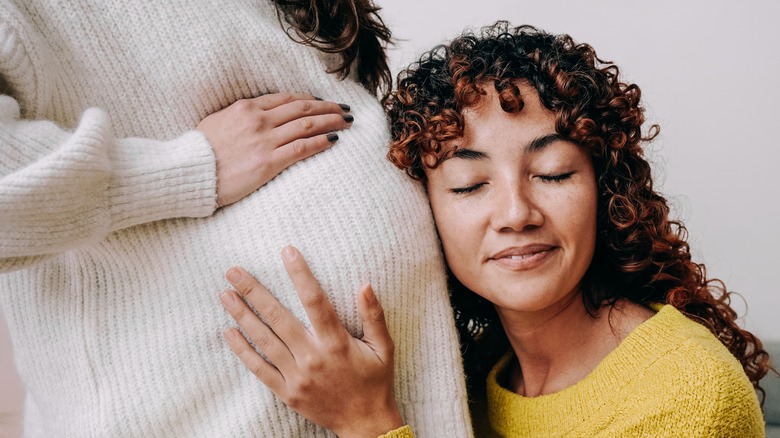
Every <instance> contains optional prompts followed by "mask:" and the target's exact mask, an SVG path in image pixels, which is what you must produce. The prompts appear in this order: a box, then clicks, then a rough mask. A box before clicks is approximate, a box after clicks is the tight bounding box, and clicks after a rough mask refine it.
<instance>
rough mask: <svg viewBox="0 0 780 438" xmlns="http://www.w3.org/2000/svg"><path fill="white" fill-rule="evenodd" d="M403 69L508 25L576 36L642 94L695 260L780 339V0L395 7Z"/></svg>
mask: <svg viewBox="0 0 780 438" xmlns="http://www.w3.org/2000/svg"><path fill="white" fill-rule="evenodd" d="M379 5H381V6H382V7H383V11H382V12H383V17H384V18H385V20H386V22H387V23H388V25H389V26H390V28H391V29H393V30H394V35H395V37H396V38H398V39H399V44H398V47H397V49H396V50H394V51H392V52H391V57H392V66H393V69H394V71H396V72H397V71H398V70H399V69H400V68H401V67H403V66H405V65H407V64H409V62H411V61H413V60H414V59H416V57H417V56H418V55H419V54H420V53H422V51H424V50H425V49H428V48H430V47H432V46H433V45H435V44H438V43H440V42H443V41H444V40H446V39H449V38H452V37H453V36H455V35H457V34H458V33H460V31H461V30H462V29H463V27H465V26H471V27H479V26H482V25H485V24H491V23H493V22H495V21H496V20H498V19H506V20H509V21H511V22H512V24H515V25H520V24H532V25H534V26H537V27H540V28H542V29H545V30H547V31H549V32H552V33H568V34H570V35H571V36H573V37H574V39H575V40H577V41H578V42H586V43H589V44H590V45H592V46H593V47H594V48H595V49H596V53H597V54H598V55H599V57H600V58H601V59H606V60H611V61H614V62H615V63H616V64H617V65H618V66H619V67H620V69H621V72H622V73H623V74H624V75H625V77H626V78H628V79H629V80H630V81H632V82H635V83H637V84H638V85H639V86H640V88H641V89H642V97H643V99H644V101H645V106H646V107H647V109H648V112H647V115H648V122H650V123H658V124H660V125H661V135H660V136H659V137H658V138H657V139H656V140H655V141H654V142H653V143H652V144H651V148H650V154H649V156H650V158H651V161H652V162H653V164H654V171H655V181H656V186H657V187H658V188H660V190H661V191H662V192H663V193H664V194H665V195H666V196H667V198H668V199H669V200H670V201H671V204H672V208H673V210H674V213H673V214H674V215H675V216H676V217H679V218H681V219H682V220H683V221H684V222H685V224H686V226H687V227H688V230H689V232H690V239H689V242H690V243H691V247H692V249H693V255H694V257H695V260H697V261H700V262H703V263H705V264H706V266H707V270H708V274H709V275H710V276H714V277H718V278H720V279H722V280H724V281H725V282H726V285H727V286H728V287H729V289H730V290H733V291H736V292H738V293H739V294H740V295H741V296H742V297H743V298H744V301H743V300H740V299H739V298H737V300H736V302H735V303H734V305H735V307H736V308H738V309H739V311H740V314H745V302H746V303H747V313H746V316H745V319H744V325H745V326H747V328H748V329H750V330H752V331H754V332H755V333H757V334H758V335H759V336H761V337H762V338H765V339H776V340H780V287H778V283H780V282H779V281H778V279H777V274H778V273H780V229H779V227H780V193H778V191H780V132H779V131H778V127H779V126H780V109H778V108H780V28H778V24H777V22H778V19H780V3H778V2H773V1H770V0H764V1H752V2H751V1H745V2H736V1H724V0H715V1H704V0H685V1H677V0H653V1H636V0H590V1H557V2H556V1H538V0H537V1H518V0H479V1H460V0H458V1H447V0H384V1H379Z"/></svg>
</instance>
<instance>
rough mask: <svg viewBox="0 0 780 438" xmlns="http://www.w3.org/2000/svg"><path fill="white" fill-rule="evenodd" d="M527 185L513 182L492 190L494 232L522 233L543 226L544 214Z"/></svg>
mask: <svg viewBox="0 0 780 438" xmlns="http://www.w3.org/2000/svg"><path fill="white" fill-rule="evenodd" d="M529 185H530V184H523V183H518V182H517V181H513V182H511V183H508V184H502V185H501V187H497V190H494V194H495V198H496V199H495V202H494V206H493V216H492V224H491V225H492V227H493V229H494V230H496V231H498V232H506V231H522V230H525V229H529V228H534V227H540V226H541V225H542V224H544V214H543V213H542V210H541V209H540V208H539V206H538V202H537V200H536V199H535V197H534V194H533V193H532V189H531V188H530V187H528V186H529Z"/></svg>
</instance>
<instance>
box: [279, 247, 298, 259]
mask: <svg viewBox="0 0 780 438" xmlns="http://www.w3.org/2000/svg"><path fill="white" fill-rule="evenodd" d="M282 257H284V258H285V259H286V260H288V261H292V260H293V259H294V258H295V249H293V247H292V246H289V245H287V246H285V247H284V249H283V250H282Z"/></svg>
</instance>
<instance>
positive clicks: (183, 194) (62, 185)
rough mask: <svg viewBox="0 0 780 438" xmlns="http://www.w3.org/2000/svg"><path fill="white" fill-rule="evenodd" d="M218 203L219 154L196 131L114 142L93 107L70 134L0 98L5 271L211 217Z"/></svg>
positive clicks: (0, 245) (0, 253) (0, 252)
mask: <svg viewBox="0 0 780 438" xmlns="http://www.w3.org/2000/svg"><path fill="white" fill-rule="evenodd" d="M215 199H216V171H215V162H214V155H213V153H212V151H211V148H210V146H209V144H208V142H207V141H206V139H205V138H204V137H203V135H202V134H200V133H198V132H194V131H193V132H189V133H186V134H184V135H182V136H180V137H179V138H177V139H174V140H171V141H166V142H163V141H155V140H147V139H134V138H130V139H115V138H114V137H113V134H112V132H111V129H110V120H109V119H108V116H107V115H106V114H105V113H103V112H102V111H100V110H97V109H90V110H87V111H86V112H85V113H84V114H83V115H82V118H81V122H80V123H79V126H78V127H77V128H76V130H75V131H74V132H72V133H71V132H66V131H64V130H62V129H60V128H58V127H57V126H56V125H55V124H53V123H50V122H44V121H25V120H20V117H19V107H18V104H17V103H16V101H14V100H13V99H12V98H10V97H8V96H0V201H2V205H3V207H2V209H0V223H2V224H3V228H2V230H0V270H3V271H7V270H11V269H14V268H16V267H20V265H22V266H23V265H25V264H29V263H30V262H31V261H35V260H40V259H42V258H45V256H47V255H50V254H55V253H58V252H62V251H65V250H68V249H71V248H74V247H78V246H80V245H83V244H86V243H89V242H94V241H98V240H100V239H102V238H104V237H105V236H106V235H107V234H108V233H110V232H112V231H116V230H119V229H123V228H127V227H130V226H133V225H138V224H142V223H147V222H151V221H155V220H160V219H166V218H174V217H201V216H207V215H209V214H211V213H212V212H213V211H214V209H215V208H216V201H215Z"/></svg>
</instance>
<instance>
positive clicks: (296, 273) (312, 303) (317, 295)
mask: <svg viewBox="0 0 780 438" xmlns="http://www.w3.org/2000/svg"><path fill="white" fill-rule="evenodd" d="M282 258H283V259H284V267H285V269H287V275H289V276H290V279H291V280H292V282H293V285H294V286H295V290H296V291H297V292H298V298H300V300H301V304H303V308H304V310H306V315H308V316H309V321H311V325H312V327H313V328H314V331H315V332H316V333H317V337H318V338H323V339H331V340H333V339H338V338H339V337H340V336H341V335H343V334H344V333H346V331H345V330H344V326H343V325H342V324H341V321H339V318H338V315H336V311H335V310H334V309H333V305H331V303H330V301H328V297H326V296H325V293H324V292H323V291H322V288H321V287H320V285H319V283H318V282H317V279H316V278H314V274H312V273H311V270H310V269H309V265H307V264H306V260H304V258H303V255H302V254H301V253H300V251H298V250H297V249H295V248H294V247H292V246H287V247H285V248H284V249H283V250H282Z"/></svg>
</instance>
